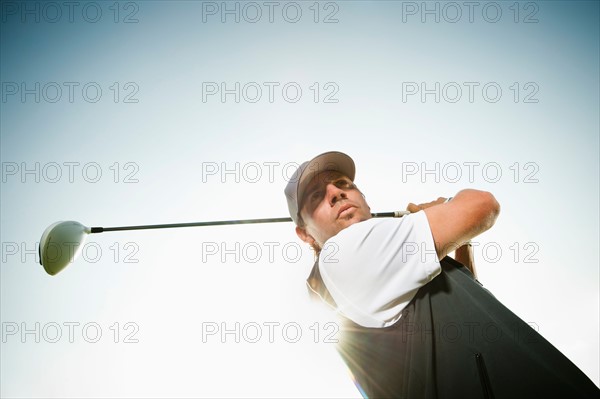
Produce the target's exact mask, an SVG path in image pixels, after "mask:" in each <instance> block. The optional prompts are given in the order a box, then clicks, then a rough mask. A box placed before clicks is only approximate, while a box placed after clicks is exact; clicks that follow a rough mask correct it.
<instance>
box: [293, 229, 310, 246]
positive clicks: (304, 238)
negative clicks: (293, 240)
mask: <svg viewBox="0 0 600 399" xmlns="http://www.w3.org/2000/svg"><path fill="white" fill-rule="evenodd" d="M296 234H297V235H298V237H299V238H300V239H301V240H302V241H304V242H305V243H307V244H309V245H311V246H312V245H313V244H314V243H315V239H314V238H313V237H312V236H311V235H310V234H308V233H307V232H306V229H303V228H301V227H298V226H296Z"/></svg>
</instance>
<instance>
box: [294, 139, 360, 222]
mask: <svg viewBox="0 0 600 399" xmlns="http://www.w3.org/2000/svg"><path fill="white" fill-rule="evenodd" d="M325 171H337V172H340V173H342V174H344V175H346V176H348V177H349V178H350V180H352V181H354V175H355V172H356V169H355V167H354V161H353V160H352V158H350V157H349V156H348V155H346V154H344V153H343V152H338V151H329V152H325V153H323V154H321V155H317V156H316V157H314V158H313V159H311V160H310V161H306V162H304V163H302V165H300V166H299V167H298V169H296V171H295V172H294V174H292V177H291V178H290V180H289V181H288V184H287V186H286V187H285V190H284V192H285V197H286V199H287V204H288V210H289V211H290V216H291V217H292V220H293V221H294V223H296V225H297V224H298V213H299V211H300V209H301V204H300V201H301V200H302V197H303V196H304V190H305V189H306V186H307V185H308V183H310V181H311V180H312V178H313V177H314V176H315V175H317V174H319V173H321V172H325Z"/></svg>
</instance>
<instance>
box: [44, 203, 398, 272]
mask: <svg viewBox="0 0 600 399" xmlns="http://www.w3.org/2000/svg"><path fill="white" fill-rule="evenodd" d="M409 213H410V212H408V211H395V212H382V213H372V214H371V216H372V217H375V218H381V217H396V218H399V217H402V216H404V215H408V214H409ZM291 221H292V218H289V217H287V218H272V219H245V220H221V221H214V222H195V223H174V224H151V225H142V226H122V227H87V226H84V225H82V224H81V223H79V222H75V221H64V222H56V223H53V224H51V225H50V226H48V228H46V230H44V233H43V234H42V238H41V239H40V245H39V247H38V252H39V255H40V264H41V265H42V266H44V270H46V273H48V274H49V275H51V276H54V275H55V274H57V273H58V272H60V271H61V270H63V269H64V268H65V267H67V265H68V264H69V263H71V262H73V261H74V260H75V258H77V256H78V255H79V253H80V252H81V248H82V246H83V244H84V243H85V240H86V238H87V235H88V234H94V233H103V232H105V231H122V230H147V229H171V228H175V227H203V226H224V225H231V224H256V223H278V222H291ZM65 248H68V250H65Z"/></svg>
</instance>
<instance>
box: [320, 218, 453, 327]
mask: <svg viewBox="0 0 600 399" xmlns="http://www.w3.org/2000/svg"><path fill="white" fill-rule="evenodd" d="M440 270H441V267H440V262H439V259H438V257H437V254H436V251H435V246H434V242H433V236H432V235H431V229H430V227H429V222H428V221H427V216H426V215H425V212H423V211H421V212H417V213H414V214H410V215H407V216H404V217H402V218H398V219H396V218H385V219H383V218H381V219H375V218H373V219H369V220H366V221H364V222H360V223H356V224H354V225H352V226H350V227H348V228H346V229H344V230H342V231H341V232H340V233H338V234H337V235H336V236H334V237H332V238H330V239H329V240H328V241H327V242H326V243H325V244H324V245H323V250H322V251H321V254H320V256H319V271H320V273H321V276H322V278H323V282H324V283H325V286H326V287H327V289H328V290H329V292H330V294H331V296H332V297H333V299H334V300H335V302H336V304H337V305H338V308H339V311H340V312H341V313H342V314H344V315H345V316H346V317H348V318H350V319H351V320H353V321H354V322H356V323H357V324H359V325H361V326H364V327H374V328H381V327H387V326H390V325H392V324H394V323H395V322H396V321H397V320H398V319H399V318H400V316H401V312H402V310H403V309H404V308H405V307H406V305H408V303H409V302H410V301H411V300H412V298H413V297H414V295H415V294H416V292H417V291H418V290H419V288H421V287H422V286H423V285H425V284H427V283H428V282H429V281H431V280H432V279H433V278H434V277H436V276H437V275H438V274H439V273H440Z"/></svg>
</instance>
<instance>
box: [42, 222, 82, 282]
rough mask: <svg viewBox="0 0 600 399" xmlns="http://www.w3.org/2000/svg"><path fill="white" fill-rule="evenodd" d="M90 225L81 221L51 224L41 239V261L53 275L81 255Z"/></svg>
mask: <svg viewBox="0 0 600 399" xmlns="http://www.w3.org/2000/svg"><path fill="white" fill-rule="evenodd" d="M90 232H91V229H90V228H89V227H86V226H84V225H82V224H81V223H79V222H74V221H67V222H56V223H53V224H52V225H50V226H49V227H48V228H47V229H46V230H44V234H42V239H41V240H40V246H39V254H40V263H41V265H42V266H44V270H46V273H48V274H49V275H51V276H54V275H55V274H56V273H58V272H60V271H61V270H62V269H64V268H65V267H67V265H68V264H69V263H70V262H73V260H74V259H75V258H76V257H77V255H79V252H81V248H82V246H83V244H84V242H85V239H86V236H87V235H88V234H89V233H90Z"/></svg>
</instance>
